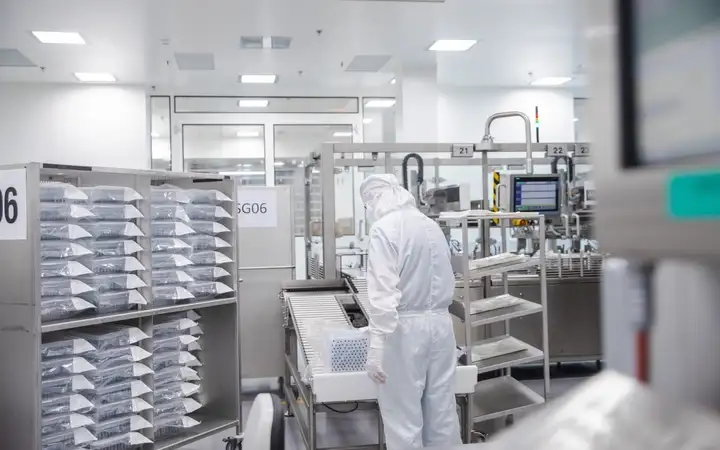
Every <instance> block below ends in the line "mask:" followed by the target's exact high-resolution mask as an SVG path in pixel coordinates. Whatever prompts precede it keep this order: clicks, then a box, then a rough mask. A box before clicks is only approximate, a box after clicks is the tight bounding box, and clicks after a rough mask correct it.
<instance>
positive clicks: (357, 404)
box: [322, 402, 360, 414]
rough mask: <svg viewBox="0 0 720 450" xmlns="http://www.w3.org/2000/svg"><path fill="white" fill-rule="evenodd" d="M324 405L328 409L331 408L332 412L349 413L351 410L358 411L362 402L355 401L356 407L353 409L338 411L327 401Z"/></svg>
mask: <svg viewBox="0 0 720 450" xmlns="http://www.w3.org/2000/svg"><path fill="white" fill-rule="evenodd" d="M322 405H323V406H324V407H326V408H327V409H329V410H330V411H332V412H334V413H338V414H349V413H351V412H355V411H357V409H358V408H359V407H360V403H358V402H355V407H354V408H353V409H351V410H349V411H338V410H337V409H335V408H333V407H331V406H330V405H328V404H327V403H323V404H322Z"/></svg>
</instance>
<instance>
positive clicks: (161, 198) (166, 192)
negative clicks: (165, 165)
mask: <svg viewBox="0 0 720 450" xmlns="http://www.w3.org/2000/svg"><path fill="white" fill-rule="evenodd" d="M152 203H153V204H157V205H161V204H173V203H179V204H187V203H190V195H189V194H188V192H187V191H186V190H184V189H180V188H178V187H175V186H171V185H167V184H166V185H162V186H157V187H153V188H152Z"/></svg>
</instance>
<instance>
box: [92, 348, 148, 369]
mask: <svg viewBox="0 0 720 450" xmlns="http://www.w3.org/2000/svg"><path fill="white" fill-rule="evenodd" d="M151 356H152V353H150V352H148V351H147V350H144V349H142V348H141V347H138V346H137V345H130V346H127V347H119V348H111V349H108V350H103V351H101V352H90V353H88V354H87V355H86V356H85V358H86V359H87V360H88V361H89V362H90V363H91V364H92V365H94V366H95V367H97V369H98V370H103V369H109V368H111V367H116V366H122V365H125V364H128V363H134V362H140V361H142V360H144V359H147V358H149V357H151Z"/></svg>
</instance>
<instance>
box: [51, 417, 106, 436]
mask: <svg viewBox="0 0 720 450" xmlns="http://www.w3.org/2000/svg"><path fill="white" fill-rule="evenodd" d="M94 423H95V422H93V420H92V419H91V418H89V417H87V416H83V415H82V414H77V413H69V414H60V415H55V416H46V417H43V418H42V422H41V425H40V427H41V433H42V435H43V436H46V435H48V434H55V433H60V432H63V431H67V430H73V429H75V428H80V427H86V426H88V425H93V424H94Z"/></svg>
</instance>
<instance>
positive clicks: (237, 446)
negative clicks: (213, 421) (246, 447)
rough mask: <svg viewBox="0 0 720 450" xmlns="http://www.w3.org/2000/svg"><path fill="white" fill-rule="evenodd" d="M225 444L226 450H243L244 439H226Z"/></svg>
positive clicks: (233, 437)
mask: <svg viewBox="0 0 720 450" xmlns="http://www.w3.org/2000/svg"><path fill="white" fill-rule="evenodd" d="M223 442H224V443H225V450H242V439H240V438H239V437H237V436H231V437H226V438H225V439H223Z"/></svg>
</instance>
